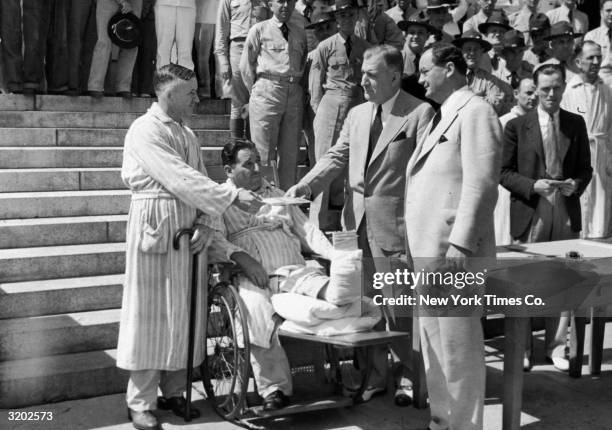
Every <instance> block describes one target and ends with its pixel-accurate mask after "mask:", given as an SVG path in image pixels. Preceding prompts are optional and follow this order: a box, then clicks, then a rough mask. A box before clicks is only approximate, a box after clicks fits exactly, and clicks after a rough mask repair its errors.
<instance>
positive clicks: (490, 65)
mask: <svg viewBox="0 0 612 430" xmlns="http://www.w3.org/2000/svg"><path fill="white" fill-rule="evenodd" d="M510 30H512V27H510V24H509V23H508V17H507V16H506V14H505V13H504V11H503V10H494V11H493V13H491V16H489V17H488V18H487V20H486V21H485V22H483V23H482V24H480V25H479V26H478V31H480V33H481V34H483V35H484V38H485V40H486V41H487V42H489V43H490V44H491V46H492V49H491V50H490V51H489V52H488V53H487V55H483V56H482V57H481V61H480V68H481V69H483V70H486V71H487V72H489V73H492V74H493V75H495V74H497V73H499V72H500V71H501V70H503V69H504V68H505V64H504V63H505V61H504V59H503V58H502V56H501V50H502V47H503V39H504V34H505V33H506V32H507V31H510Z"/></svg>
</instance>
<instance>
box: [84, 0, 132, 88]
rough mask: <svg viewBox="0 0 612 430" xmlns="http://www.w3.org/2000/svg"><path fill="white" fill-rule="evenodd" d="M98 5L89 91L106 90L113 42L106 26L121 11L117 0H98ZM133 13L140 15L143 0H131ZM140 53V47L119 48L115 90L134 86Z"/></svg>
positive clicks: (88, 84)
mask: <svg viewBox="0 0 612 430" xmlns="http://www.w3.org/2000/svg"><path fill="white" fill-rule="evenodd" d="M97 1H98V3H97V6H96V27H97V28H98V41H97V42H96V46H95V48H94V53H93V58H92V60H91V70H90V72H89V82H88V83H87V89H88V90H89V91H104V79H105V77H106V71H107V70H108V62H109V60H110V56H111V49H112V43H111V40H110V38H109V37H108V32H107V31H106V28H107V27H108V21H110V19H111V18H112V16H113V15H115V14H116V13H117V12H118V11H119V5H118V4H117V2H116V1H115V0H97ZM131 4H132V7H133V10H132V13H133V14H134V15H136V16H137V17H140V12H141V10H142V0H132V1H131ZM137 55H138V48H132V49H121V50H119V58H118V61H117V77H116V85H115V90H116V91H119V92H125V91H130V89H131V86H132V72H133V71H134V64H135V63H136V57H137Z"/></svg>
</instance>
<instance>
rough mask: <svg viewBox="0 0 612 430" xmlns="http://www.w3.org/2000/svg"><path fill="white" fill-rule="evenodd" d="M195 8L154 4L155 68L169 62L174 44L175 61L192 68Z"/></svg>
mask: <svg viewBox="0 0 612 430" xmlns="http://www.w3.org/2000/svg"><path fill="white" fill-rule="evenodd" d="M195 25H196V10H195V9H193V8H189V7H175V6H163V5H155V32H156V33H157V69H158V70H159V69H160V67H162V66H165V65H166V64H170V62H171V58H172V57H173V56H172V48H173V46H174V45H175V44H176V63H177V64H178V65H180V66H183V67H186V68H188V69H190V70H193V67H194V66H193V59H192V57H191V52H192V49H193V37H194V35H195Z"/></svg>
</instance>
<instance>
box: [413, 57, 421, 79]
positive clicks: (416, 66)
mask: <svg viewBox="0 0 612 430" xmlns="http://www.w3.org/2000/svg"><path fill="white" fill-rule="evenodd" d="M420 60H421V56H420V55H419V54H415V56H414V74H415V75H418V74H419V61H420Z"/></svg>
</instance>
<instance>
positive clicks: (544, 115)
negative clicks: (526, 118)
mask: <svg viewBox="0 0 612 430" xmlns="http://www.w3.org/2000/svg"><path fill="white" fill-rule="evenodd" d="M537 110H538V121H539V122H540V124H547V123H548V118H549V117H550V115H549V113H548V112H546V111H545V110H544V109H542V108H541V107H540V105H538V107H537ZM553 121H554V122H555V124H559V111H557V112H555V113H554V114H553Z"/></svg>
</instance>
